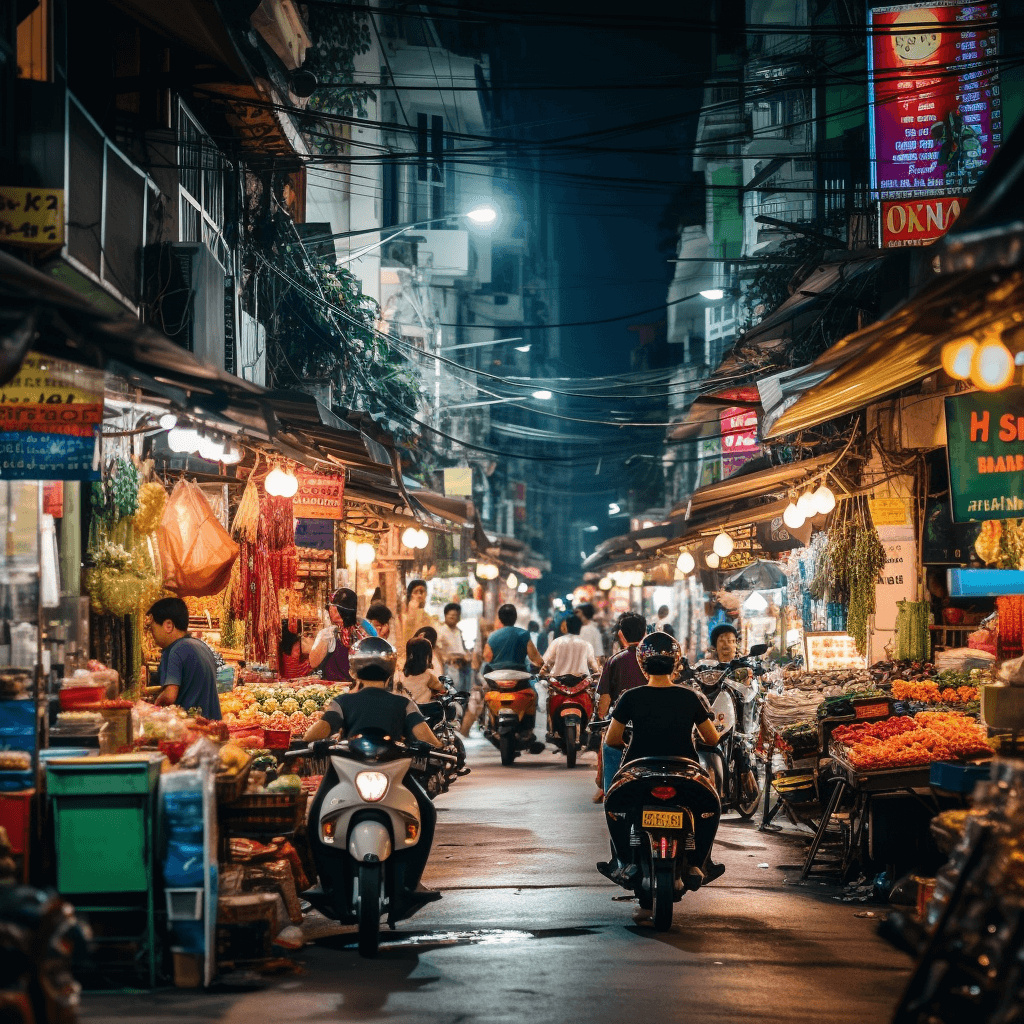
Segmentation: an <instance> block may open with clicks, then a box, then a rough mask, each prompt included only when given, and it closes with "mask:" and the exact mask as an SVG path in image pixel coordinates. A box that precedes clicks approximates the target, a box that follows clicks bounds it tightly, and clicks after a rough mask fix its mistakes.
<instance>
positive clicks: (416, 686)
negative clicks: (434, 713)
mask: <svg viewBox="0 0 1024 1024" xmlns="http://www.w3.org/2000/svg"><path fill="white" fill-rule="evenodd" d="M433 654H434V648H433V647H432V646H431V644H430V641H429V640H428V639H427V638H426V637H422V636H417V637H413V638H412V639H411V640H410V641H409V642H408V643H407V644H406V645H405V665H404V667H403V668H402V671H401V672H400V673H396V674H395V678H396V681H397V682H398V685H399V687H400V688H401V690H402V692H403V693H405V694H407V695H408V696H409V697H410V698H412V700H414V701H415V702H416V703H417V704H427V703H428V702H430V701H432V700H433V699H434V697H435V696H436V695H437V694H439V693H444V686H443V685H442V683H441V680H440V679H438V678H437V675H436V674H435V673H434V671H433V669H432V666H431V660H432V658H433Z"/></svg>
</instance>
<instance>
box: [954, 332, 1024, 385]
mask: <svg viewBox="0 0 1024 1024" xmlns="http://www.w3.org/2000/svg"><path fill="white" fill-rule="evenodd" d="M1021 358H1022V355H1018V356H1017V360H1020V359H1021ZM1017 360H1015V359H1014V356H1013V353H1012V352H1010V350H1009V349H1008V348H1007V347H1006V345H1004V344H1003V342H1002V340H1001V339H1000V338H999V337H998V336H997V335H996V334H995V333H992V334H989V335H988V336H987V337H986V338H985V340H984V341H983V342H981V344H979V343H978V342H977V341H976V340H975V339H974V338H971V337H966V338H958V339H957V340H956V341H949V342H946V344H945V345H943V346H942V368H943V369H944V370H945V371H946V373H948V374H949V376H950V377H953V378H955V379H956V380H970V381H971V383H972V384H974V385H975V386H976V387H979V388H980V389H981V390H982V391H1001V390H1002V389H1003V388H1005V387H1007V386H1008V385H1009V384H1011V383H1012V382H1013V372H1014V368H1015V366H1016V364H1017Z"/></svg>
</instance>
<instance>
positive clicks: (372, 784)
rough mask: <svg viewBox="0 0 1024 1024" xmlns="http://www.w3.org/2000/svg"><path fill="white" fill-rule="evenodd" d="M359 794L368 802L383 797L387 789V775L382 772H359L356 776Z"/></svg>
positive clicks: (374, 801)
mask: <svg viewBox="0 0 1024 1024" xmlns="http://www.w3.org/2000/svg"><path fill="white" fill-rule="evenodd" d="M356 789H357V790H358V791H359V795H360V796H361V797H362V798H363V799H364V800H365V801H366V802H367V803H370V804H375V803H376V802H377V801H378V800H383V799H384V794H385V793H386V792H387V791H388V777H387V776H386V775H385V774H384V773H383V772H360V773H359V774H358V775H357V776H356Z"/></svg>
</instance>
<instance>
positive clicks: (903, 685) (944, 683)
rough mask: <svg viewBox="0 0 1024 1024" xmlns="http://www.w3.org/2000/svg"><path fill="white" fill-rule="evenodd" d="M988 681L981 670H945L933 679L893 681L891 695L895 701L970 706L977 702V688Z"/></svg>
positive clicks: (988, 677) (988, 678) (987, 675)
mask: <svg viewBox="0 0 1024 1024" xmlns="http://www.w3.org/2000/svg"><path fill="white" fill-rule="evenodd" d="M990 679H991V677H990V676H989V674H988V673H987V672H985V671H983V670H982V669H977V668H973V669H971V670H970V671H969V672H957V671H956V670H954V669H946V670H945V671H944V672H940V673H939V674H938V676H937V677H936V678H935V679H925V680H919V681H917V680H915V681H912V682H904V681H903V680H894V681H893V684H892V695H893V697H895V698H896V700H913V701H918V702H919V703H921V704H951V705H952V704H971V703H974V702H975V701H977V700H978V687H979V686H980V685H981V684H982V683H985V682H989V681H990Z"/></svg>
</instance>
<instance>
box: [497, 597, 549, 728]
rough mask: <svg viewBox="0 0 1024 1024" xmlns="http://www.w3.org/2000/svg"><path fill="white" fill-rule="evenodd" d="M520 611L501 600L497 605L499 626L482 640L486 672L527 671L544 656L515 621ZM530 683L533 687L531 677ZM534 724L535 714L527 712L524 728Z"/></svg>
mask: <svg viewBox="0 0 1024 1024" xmlns="http://www.w3.org/2000/svg"><path fill="white" fill-rule="evenodd" d="M518 617H519V613H518V612H517V611H516V606H515V605H514V604H503V605H502V606H501V607H500V608H499V609H498V621H499V622H500V623H501V629H496V630H495V631H494V632H493V633H491V635H490V636H489V637H488V638H487V642H486V643H485V644H484V652H483V654H484V657H483V660H484V663H485V664H484V666H483V674H484V675H486V674H487V673H488V672H491V671H493V670H495V669H515V670H516V671H519V672H528V671H529V668H528V664H527V663H529V665H533V667H534V668H540V667H541V665H543V664H544V659H543V658H542V657H541V656H540V654H538V653H537V648H536V647H534V646H533V641H532V640H531V639H530V634H529V632H528V631H527V630H525V629H520V627H519V626H517V625H516V619H517V618H518ZM530 686H531V687H533V689H534V690H536V686H534V685H533V681H532V680H531V681H530ZM535 725H536V715H526V716H525V717H524V718H523V728H524V729H528V730H532V729H533V728H534V726H535Z"/></svg>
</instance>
